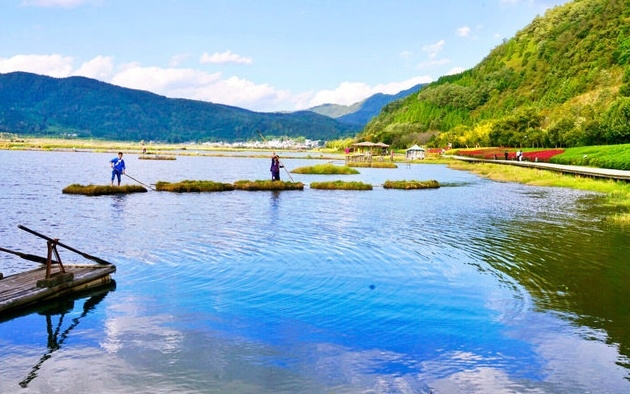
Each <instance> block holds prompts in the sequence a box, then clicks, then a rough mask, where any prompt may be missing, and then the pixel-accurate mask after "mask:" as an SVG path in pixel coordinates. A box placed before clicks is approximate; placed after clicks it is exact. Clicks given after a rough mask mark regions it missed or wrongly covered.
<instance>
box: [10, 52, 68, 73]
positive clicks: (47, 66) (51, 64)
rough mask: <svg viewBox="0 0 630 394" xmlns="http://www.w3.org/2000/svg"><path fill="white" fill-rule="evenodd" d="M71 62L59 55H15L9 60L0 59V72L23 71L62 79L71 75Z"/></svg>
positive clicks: (66, 57)
mask: <svg viewBox="0 0 630 394" xmlns="http://www.w3.org/2000/svg"><path fill="white" fill-rule="evenodd" d="M73 60H74V59H73V58H72V57H70V56H62V55H59V54H53V55H16V56H13V57H10V58H0V72H2V73H8V72H12V71H25V72H30V73H34V74H42V75H48V76H51V77H57V78H62V77H68V76H70V75H72V70H73V65H72V63H73Z"/></svg>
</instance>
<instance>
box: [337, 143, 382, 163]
mask: <svg viewBox="0 0 630 394" xmlns="http://www.w3.org/2000/svg"><path fill="white" fill-rule="evenodd" d="M352 146H353V147H354V149H355V154H353V155H347V156H346V163H348V162H353V161H354V162H357V161H366V162H370V163H371V162H372V156H380V157H381V160H382V156H384V155H385V154H387V153H385V154H383V149H387V148H389V145H387V144H385V143H383V142H370V141H363V142H357V143H356V144H352ZM375 150H376V152H375Z"/></svg>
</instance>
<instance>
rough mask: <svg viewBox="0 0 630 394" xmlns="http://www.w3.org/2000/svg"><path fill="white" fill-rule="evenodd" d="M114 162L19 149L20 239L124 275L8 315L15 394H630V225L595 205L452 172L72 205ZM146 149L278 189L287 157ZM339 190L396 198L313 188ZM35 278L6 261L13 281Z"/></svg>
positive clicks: (140, 174)
mask: <svg viewBox="0 0 630 394" xmlns="http://www.w3.org/2000/svg"><path fill="white" fill-rule="evenodd" d="M113 156H114V155H113V154H101V153H62V152H15V151H0V161H1V162H2V163H4V171H2V172H0V218H1V222H0V246H2V247H5V248H9V249H14V250H18V251H21V252H23V253H33V254H42V255H43V254H44V252H45V247H46V245H45V242H44V241H43V240H42V239H39V238H37V237H34V236H32V235H31V234H28V233H26V232H24V231H21V230H19V229H18V228H17V225H18V224H22V225H25V226H27V227H29V228H32V229H34V230H36V231H39V232H42V233H44V234H47V235H49V236H52V237H57V238H60V239H61V241H62V242H64V243H66V244H68V245H71V246H74V247H75V248H78V249H80V250H82V251H85V252H87V253H90V254H93V255H96V256H99V257H101V258H104V259H106V260H108V261H111V262H113V263H115V264H116V266H117V267H118V271H117V272H116V274H115V275H114V278H115V280H116V286H115V289H114V288H112V289H110V291H108V292H102V293H99V294H94V295H92V296H89V297H84V298H79V299H76V300H74V301H70V302H68V303H64V304H62V305H56V306H55V307H54V308H53V307H52V306H51V307H49V308H45V309H40V310H37V311H34V312H32V313H27V314H24V315H22V316H17V317H14V318H11V319H5V320H4V321H3V322H1V323H0V349H2V351H1V352H0V371H1V372H0V374H1V379H0V392H2V393H5V392H6V393H13V392H15V393H41V392H47V393H48V392H94V393H97V392H98V393H100V392H107V393H129V392H134V393H173V392H177V393H200V392H203V393H431V392H433V393H525V392H527V393H624V392H630V359H629V356H630V306H629V303H628V300H629V299H630V290H629V286H628V283H630V273H629V272H630V269H629V267H628V265H629V263H628V260H629V259H628V256H630V234H629V233H628V232H627V231H624V230H623V229H619V228H615V227H612V226H611V225H609V224H607V222H606V221H605V215H606V214H607V212H606V209H607V208H606V207H605V206H604V205H603V204H602V200H601V197H600V196H598V195H596V194H593V193H586V192H580V191H575V190H565V189H558V188H538V187H529V186H522V185H518V184H509V183H497V182H492V181H489V180H485V179H482V178H479V177H477V176H475V175H472V174H469V173H466V172H460V171H453V170H450V169H447V168H446V167H444V166H439V165H414V166H411V167H407V166H405V165H400V166H399V168H398V169H360V171H361V174H360V175H352V176H347V177H339V176H333V177H332V178H331V177H330V176H322V175H317V176H315V175H298V174H293V175H292V176H293V178H294V179H295V180H296V181H301V182H303V183H305V184H306V185H307V187H306V188H305V190H303V191H283V192H245V191H233V192H220V193H204V194H194V193H185V194H175V193H166V192H152V191H149V192H148V193H142V194H134V195H125V196H102V197H86V196H69V195H64V194H62V193H61V189H63V188H64V187H65V186H67V185H69V184H72V183H79V184H90V183H94V184H106V183H108V182H109V174H110V173H109V166H108V161H109V159H111V158H112V157H113ZM125 159H126V163H127V168H128V173H129V174H130V175H132V176H133V177H134V178H136V179H138V180H140V181H142V182H143V183H147V184H152V183H155V182H156V181H159V180H164V181H171V182H176V181H180V180H184V179H204V180H214V181H221V182H234V181H236V180H241V179H250V180H254V179H268V178H270V173H269V160H267V159H253V158H242V157H190V156H188V157H187V156H182V157H178V159H177V160H175V161H152V160H138V158H137V156H136V155H131V154H129V155H126V156H125ZM320 162H321V161H317V160H307V159H285V160H284V163H285V165H286V166H287V167H288V168H289V169H291V168H297V167H300V166H305V165H314V164H317V163H320ZM281 176H282V177H283V179H288V177H287V174H286V172H283V173H282V174H281ZM336 179H343V180H358V181H363V182H367V183H371V184H373V185H375V188H374V190H372V191H320V190H311V189H310V188H308V184H310V183H311V182H313V181H321V180H336ZM388 179H389V180H401V179H408V180H411V179H417V180H427V179H436V180H438V181H439V182H440V183H441V184H442V185H443V187H442V188H440V189H438V190H421V191H399V190H385V189H383V188H382V187H380V185H381V184H382V183H383V182H384V181H385V180H388ZM124 183H133V181H132V180H131V179H129V178H125V179H124ZM60 253H61V255H62V259H63V260H64V261H66V262H84V261H85V260H82V259H81V257H80V256H79V255H76V254H72V253H70V252H68V251H66V250H63V249H61V250H60ZM32 267H34V264H33V263H30V262H28V261H26V260H23V259H20V258H18V257H15V256H12V255H7V254H2V255H0V271H1V272H3V273H4V274H5V275H8V274H11V273H16V272H19V271H21V270H25V269H28V268H32Z"/></svg>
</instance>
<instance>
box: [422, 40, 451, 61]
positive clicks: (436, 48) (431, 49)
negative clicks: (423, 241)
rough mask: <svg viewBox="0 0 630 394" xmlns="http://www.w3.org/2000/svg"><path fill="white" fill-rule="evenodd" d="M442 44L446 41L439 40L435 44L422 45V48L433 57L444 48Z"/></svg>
mask: <svg viewBox="0 0 630 394" xmlns="http://www.w3.org/2000/svg"><path fill="white" fill-rule="evenodd" d="M444 44H446V42H445V41H444V40H440V41H438V42H436V43H435V44H429V45H425V46H423V47H422V50H423V51H424V52H426V53H427V55H428V56H429V57H430V58H434V57H436V56H437V54H438V53H439V52H440V51H442V49H444Z"/></svg>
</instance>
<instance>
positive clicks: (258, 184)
mask: <svg viewBox="0 0 630 394" xmlns="http://www.w3.org/2000/svg"><path fill="white" fill-rule="evenodd" d="M234 187H235V188H236V189H238V190H250V191H255V190H304V184H303V183H302V182H283V181H260V180H258V181H248V180H241V181H236V182H234Z"/></svg>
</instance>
